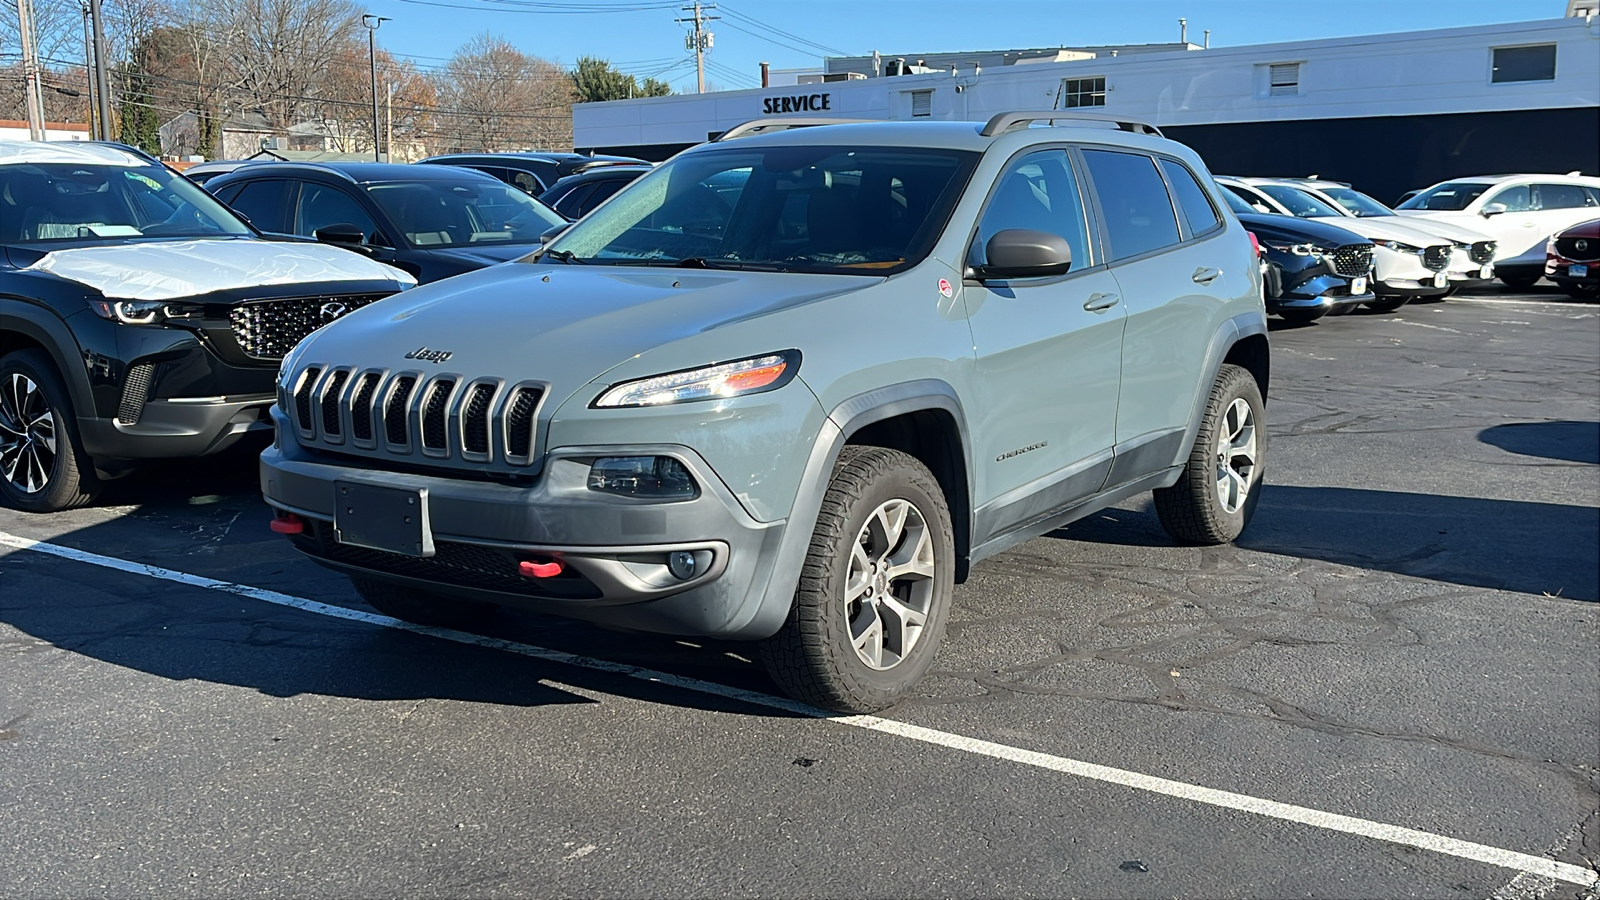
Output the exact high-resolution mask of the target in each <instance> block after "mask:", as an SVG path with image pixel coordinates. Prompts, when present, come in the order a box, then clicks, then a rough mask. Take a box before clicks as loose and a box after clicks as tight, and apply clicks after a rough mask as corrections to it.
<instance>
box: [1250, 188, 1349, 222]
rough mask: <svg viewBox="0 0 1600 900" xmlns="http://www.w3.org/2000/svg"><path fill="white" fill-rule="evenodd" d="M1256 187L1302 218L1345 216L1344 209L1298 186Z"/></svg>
mask: <svg viewBox="0 0 1600 900" xmlns="http://www.w3.org/2000/svg"><path fill="white" fill-rule="evenodd" d="M1255 189H1256V190H1258V191H1260V192H1261V193H1263V194H1266V195H1267V196H1268V197H1271V198H1272V199H1274V200H1276V201H1278V202H1279V203H1281V204H1283V208H1284V209H1287V210H1288V211H1289V212H1291V213H1294V214H1295V215H1297V216H1299V217H1300V218H1302V219H1310V218H1316V217H1319V216H1343V215H1345V212H1344V210H1342V209H1339V208H1338V207H1337V206H1330V205H1328V204H1326V203H1323V202H1322V201H1321V200H1318V199H1317V198H1315V197H1313V196H1311V195H1310V194H1308V193H1306V192H1305V191H1302V190H1300V189H1299V188H1297V187H1290V186H1289V185H1287V184H1258V185H1255Z"/></svg>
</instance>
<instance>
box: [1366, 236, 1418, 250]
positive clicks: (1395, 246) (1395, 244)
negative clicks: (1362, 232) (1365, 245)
mask: <svg viewBox="0 0 1600 900" xmlns="http://www.w3.org/2000/svg"><path fill="white" fill-rule="evenodd" d="M1372 242H1373V243H1374V244H1377V245H1378V246H1379V247H1385V248H1388V249H1390V250H1394V251H1396V252H1398V253H1421V252H1422V248H1421V247H1413V246H1411V245H1410V244H1407V243H1405V242H1403V241H1389V240H1384V239H1383V238H1373V239H1372Z"/></svg>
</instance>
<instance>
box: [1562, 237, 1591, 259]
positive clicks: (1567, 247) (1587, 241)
mask: <svg viewBox="0 0 1600 900" xmlns="http://www.w3.org/2000/svg"><path fill="white" fill-rule="evenodd" d="M1579 241H1582V242H1583V249H1581V250H1580V249H1578V242H1579ZM1556 252H1557V253H1559V254H1561V255H1562V256H1565V257H1566V258H1567V259H1575V260H1577V261H1578V262H1588V261H1590V260H1595V259H1600V239H1597V238H1580V237H1564V238H1556Z"/></svg>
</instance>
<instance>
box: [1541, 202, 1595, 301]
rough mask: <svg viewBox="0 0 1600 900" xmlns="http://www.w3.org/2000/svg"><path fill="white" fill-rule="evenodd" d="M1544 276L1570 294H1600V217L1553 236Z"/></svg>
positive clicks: (1591, 296)
mask: <svg viewBox="0 0 1600 900" xmlns="http://www.w3.org/2000/svg"><path fill="white" fill-rule="evenodd" d="M1544 277H1546V278H1548V279H1550V280H1551V281H1553V282H1555V283H1556V284H1557V285H1558V286H1560V288H1561V289H1562V290H1563V291H1566V292H1567V296H1569V297H1576V298H1578V299H1580V300H1593V299H1595V298H1596V297H1600V219H1590V220H1589V221H1587V222H1579V223H1578V224H1577V225H1574V226H1572V227H1571V228H1568V229H1567V230H1565V231H1563V232H1561V233H1559V234H1556V235H1554V236H1552V237H1551V238H1550V240H1549V242H1548V243H1547V244H1546V246H1545V264H1544Z"/></svg>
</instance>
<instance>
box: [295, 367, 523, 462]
mask: <svg viewBox="0 0 1600 900" xmlns="http://www.w3.org/2000/svg"><path fill="white" fill-rule="evenodd" d="M290 383H291V384H293V385H294V386H295V387H294V389H293V392H292V394H290V395H289V396H287V397H286V398H285V401H286V406H288V407H290V408H291V410H292V411H291V415H292V417H293V418H294V420H295V423H296V424H297V425H298V426H299V428H298V430H297V434H298V439H299V442H300V444H301V445H302V446H305V447H310V448H317V447H318V446H323V447H325V448H326V449H329V450H337V451H338V452H341V453H354V454H356V455H358V456H372V457H377V458H380V459H389V460H393V461H394V462H396V463H399V462H403V461H404V458H406V457H412V456H413V455H415V454H422V455H424V456H426V457H428V458H429V459H428V460H420V459H418V460H413V462H415V463H417V464H424V465H437V463H435V462H434V461H435V460H437V461H448V463H456V464H459V465H460V466H461V467H463V468H467V467H470V468H475V469H479V470H483V468H484V464H485V463H487V464H488V470H489V471H495V470H498V471H499V472H501V473H504V474H530V473H529V472H528V468H527V467H528V466H530V465H532V464H533V463H534V459H533V455H534V447H535V438H536V430H537V428H538V413H539V404H540V401H541V400H542V399H543V397H544V386H543V385H540V384H528V383H522V384H513V385H509V386H506V385H504V383H503V382H501V381H497V380H492V379H480V380H477V381H465V380H463V379H462V378H461V377H460V376H459V375H455V374H450V373H441V374H439V375H433V376H431V377H430V376H429V375H428V374H426V373H419V372H415V371H412V372H383V371H377V370H370V369H367V370H363V369H359V368H355V367H352V366H326V365H321V364H317V365H312V366H308V367H306V368H305V369H304V370H302V371H301V372H300V373H299V374H298V375H297V376H295V378H294V379H293V380H291V382H290ZM346 429H348V431H349V437H350V439H351V441H352V442H353V444H354V446H347V445H346V441H345V435H344V434H343V432H344V431H345V430H346ZM379 435H382V437H383V438H384V439H385V440H377V437H378V436H379ZM448 463H447V465H448Z"/></svg>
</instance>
